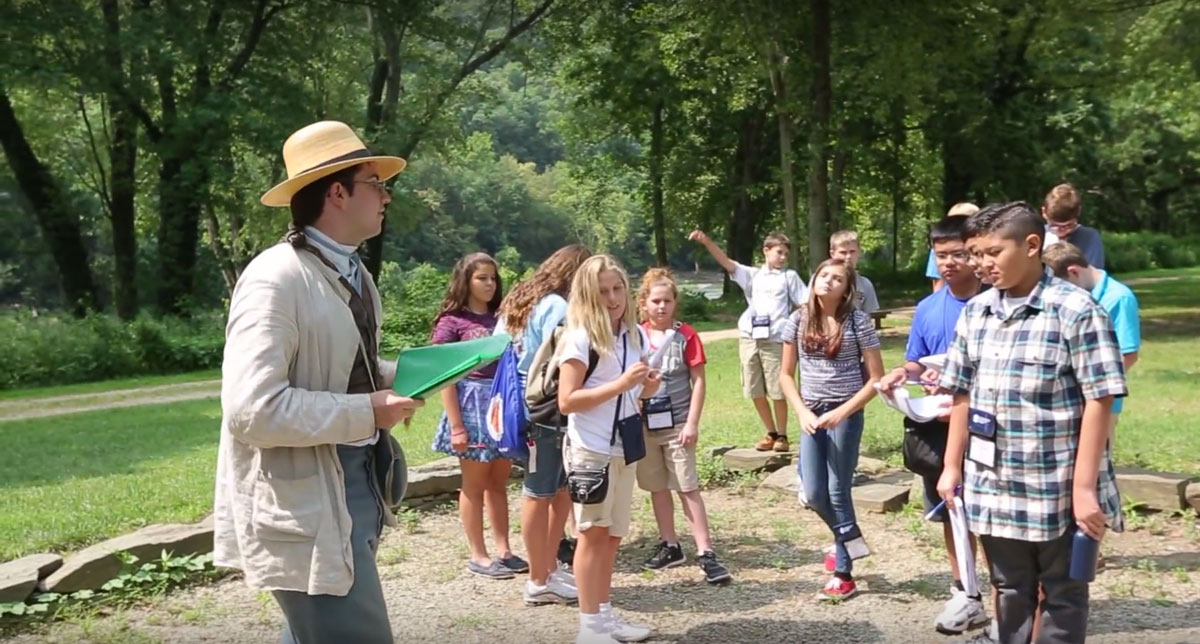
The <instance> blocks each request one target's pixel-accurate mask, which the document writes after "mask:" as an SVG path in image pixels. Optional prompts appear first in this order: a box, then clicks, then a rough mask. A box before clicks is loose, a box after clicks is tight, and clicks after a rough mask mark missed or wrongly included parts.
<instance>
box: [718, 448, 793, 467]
mask: <svg viewBox="0 0 1200 644" xmlns="http://www.w3.org/2000/svg"><path fill="white" fill-rule="evenodd" d="M793 456H794V454H792V453H790V452H760V451H758V450H754V449H749V448H739V449H732V450H729V451H728V452H725V453H724V454H723V455H722V456H721V458H723V459H724V462H725V469H728V470H733V471H735V472H762V471H767V472H774V471H775V470H778V469H780V468H782V467H786V466H787V465H788V464H789V463H791V462H792V457H793Z"/></svg>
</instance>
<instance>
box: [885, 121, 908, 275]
mask: <svg viewBox="0 0 1200 644" xmlns="http://www.w3.org/2000/svg"><path fill="white" fill-rule="evenodd" d="M889 116H890V120H891V125H892V136H891V139H892V141H891V143H892V273H895V272H896V270H897V268H898V266H899V257H900V213H901V212H902V211H903V210H904V159H902V158H901V154H902V152H903V150H904V139H905V131H904V104H903V103H902V102H901V101H900V99H896V100H893V101H892V104H891V110H890V114H889Z"/></svg>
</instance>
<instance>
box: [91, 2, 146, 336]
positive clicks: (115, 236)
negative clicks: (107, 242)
mask: <svg viewBox="0 0 1200 644" xmlns="http://www.w3.org/2000/svg"><path fill="white" fill-rule="evenodd" d="M100 9H101V12H102V13H103V16H104V62H105V65H106V67H107V70H106V73H107V74H108V76H109V78H108V82H106V83H104V86H105V87H106V88H107V89H106V91H105V97H106V99H107V104H108V112H109V120H110V127H109V129H110V130H111V131H112V139H111V140H110V141H109V144H108V166H109V174H110V175H111V177H110V181H109V195H108V200H107V206H108V219H109V225H110V226H111V228H112V245H113V268H114V275H113V303H114V304H115V305H116V308H117V317H119V318H121V319H122V320H132V319H133V318H134V317H136V316H137V312H138V289H137V230H136V229H135V228H134V220H135V210H134V198H135V197H136V196H137V152H138V145H137V127H138V125H137V117H136V116H134V115H133V113H132V112H130V111H129V108H128V106H126V105H125V103H124V101H122V100H121V97H120V96H119V95H118V94H117V91H116V89H115V88H116V87H118V86H122V85H127V84H128V81H127V77H126V74H125V65H124V60H123V59H124V57H123V56H122V55H121V12H120V8H119V7H118V6H117V0H103V1H102V2H101V3H100ZM97 163H98V161H97ZM99 171H100V172H103V169H99Z"/></svg>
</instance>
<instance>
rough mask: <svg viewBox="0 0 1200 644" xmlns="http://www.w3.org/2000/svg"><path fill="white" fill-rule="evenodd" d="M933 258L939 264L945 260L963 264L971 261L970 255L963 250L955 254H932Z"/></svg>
mask: <svg viewBox="0 0 1200 644" xmlns="http://www.w3.org/2000/svg"><path fill="white" fill-rule="evenodd" d="M933 256H934V258H936V259H937V261H939V262H940V261H942V260H944V259H947V258H949V259H953V260H954V261H956V262H964V263H965V262H968V261H970V260H971V253H968V252H967V251H965V250H961V251H958V252H956V253H934V255H933Z"/></svg>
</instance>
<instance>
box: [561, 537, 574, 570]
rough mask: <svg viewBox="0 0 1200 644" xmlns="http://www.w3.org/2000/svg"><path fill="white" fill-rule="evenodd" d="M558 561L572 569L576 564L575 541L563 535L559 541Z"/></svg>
mask: <svg viewBox="0 0 1200 644" xmlns="http://www.w3.org/2000/svg"><path fill="white" fill-rule="evenodd" d="M558 562H559V563H561V564H562V565H564V566H566V567H567V570H568V571H569V570H571V566H573V565H575V542H574V541H571V540H570V539H567V538H566V537H563V538H562V539H559V541H558Z"/></svg>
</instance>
